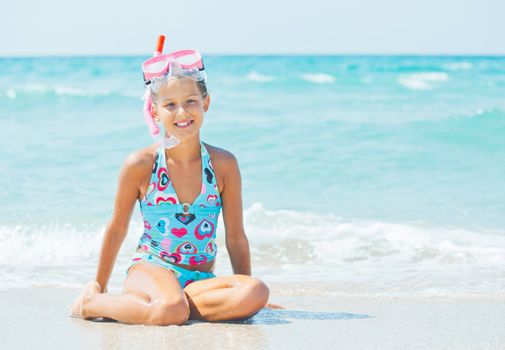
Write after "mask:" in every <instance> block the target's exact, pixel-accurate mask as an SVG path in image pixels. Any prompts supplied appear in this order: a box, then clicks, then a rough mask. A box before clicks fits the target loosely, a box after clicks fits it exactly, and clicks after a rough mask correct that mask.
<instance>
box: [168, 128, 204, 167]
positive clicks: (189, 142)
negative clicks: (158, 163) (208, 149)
mask: <svg viewBox="0 0 505 350" xmlns="http://www.w3.org/2000/svg"><path fill="white" fill-rule="evenodd" d="M200 151H201V146H200V135H196V136H195V137H191V138H189V139H185V140H181V141H180V142H179V144H178V145H177V146H175V147H173V148H170V149H165V156H166V159H167V161H168V160H169V159H170V160H171V163H173V164H176V165H186V164H190V163H192V162H194V161H196V160H197V159H200Z"/></svg>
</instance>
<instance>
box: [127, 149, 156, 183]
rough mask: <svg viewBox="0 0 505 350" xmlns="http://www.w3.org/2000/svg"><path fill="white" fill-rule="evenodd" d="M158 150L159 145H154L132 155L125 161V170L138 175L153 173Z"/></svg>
mask: <svg viewBox="0 0 505 350" xmlns="http://www.w3.org/2000/svg"><path fill="white" fill-rule="evenodd" d="M157 150H158V148H157V144H152V145H151V146H149V147H145V148H142V149H139V150H137V151H134V152H132V153H130V154H129V155H128V156H127V157H126V159H125V161H124V164H123V168H124V169H125V170H127V171H128V172H131V173H135V174H138V175H144V174H146V173H151V171H152V168H153V164H154V161H155V159H156V152H157Z"/></svg>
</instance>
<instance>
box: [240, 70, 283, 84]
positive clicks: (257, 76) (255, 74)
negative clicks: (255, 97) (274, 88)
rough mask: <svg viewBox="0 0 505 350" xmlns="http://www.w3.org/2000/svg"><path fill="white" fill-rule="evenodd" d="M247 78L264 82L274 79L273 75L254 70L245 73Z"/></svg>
mask: <svg viewBox="0 0 505 350" xmlns="http://www.w3.org/2000/svg"><path fill="white" fill-rule="evenodd" d="M247 79H248V80H251V81H256V82H260V83H266V82H270V81H274V80H276V79H275V77H274V76H271V75H264V74H259V73H258V72H256V71H252V72H250V73H249V74H248V75H247Z"/></svg>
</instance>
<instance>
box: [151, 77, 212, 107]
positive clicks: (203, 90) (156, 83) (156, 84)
mask: <svg viewBox="0 0 505 350" xmlns="http://www.w3.org/2000/svg"><path fill="white" fill-rule="evenodd" d="M179 78H183V77H182V76H181V77H177V79H179ZM166 81H167V80H166V79H154V80H153V82H152V83H151V84H150V85H149V89H151V97H152V99H153V103H156V99H157V98H158V92H159V91H160V88H161V85H162V84H164V83H166ZM195 82H196V86H197V87H198V91H200V94H201V95H202V97H203V98H206V97H207V95H208V94H209V93H208V92H207V84H206V83H205V80H199V81H195Z"/></svg>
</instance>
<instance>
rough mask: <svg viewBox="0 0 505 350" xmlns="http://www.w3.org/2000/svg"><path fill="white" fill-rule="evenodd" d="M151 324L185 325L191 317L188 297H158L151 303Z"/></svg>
mask: <svg viewBox="0 0 505 350" xmlns="http://www.w3.org/2000/svg"><path fill="white" fill-rule="evenodd" d="M151 305H152V306H151V307H152V308H151V313H150V318H149V324H152V325H157V326H170V325H179V326H180V325H183V324H184V323H186V321H187V320H188V319H189V304H188V301H187V300H186V298H184V297H182V298H158V299H154V300H153V303H152V304H151Z"/></svg>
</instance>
